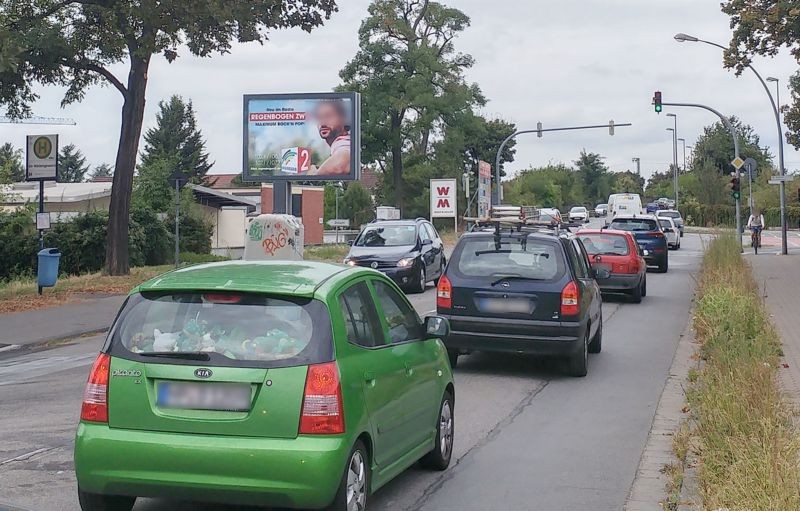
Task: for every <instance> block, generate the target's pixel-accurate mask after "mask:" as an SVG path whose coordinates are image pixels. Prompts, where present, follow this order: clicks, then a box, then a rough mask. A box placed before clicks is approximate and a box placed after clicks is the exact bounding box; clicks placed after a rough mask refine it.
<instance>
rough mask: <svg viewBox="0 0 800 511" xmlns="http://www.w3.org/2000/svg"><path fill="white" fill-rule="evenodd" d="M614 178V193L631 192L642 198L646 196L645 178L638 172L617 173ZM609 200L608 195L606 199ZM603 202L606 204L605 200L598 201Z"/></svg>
mask: <svg viewBox="0 0 800 511" xmlns="http://www.w3.org/2000/svg"><path fill="white" fill-rule="evenodd" d="M612 176H613V178H612V183H613V184H612V189H613V191H614V192H629V193H638V194H639V195H640V196H643V195H644V182H645V181H644V178H643V177H642V176H640V175H639V174H637V173H636V172H631V171H630V170H626V171H625V172H616V173H614V174H612ZM607 198H608V195H606V199H607ZM601 199H602V198H601ZM602 202H605V200H600V201H598V203H602Z"/></svg>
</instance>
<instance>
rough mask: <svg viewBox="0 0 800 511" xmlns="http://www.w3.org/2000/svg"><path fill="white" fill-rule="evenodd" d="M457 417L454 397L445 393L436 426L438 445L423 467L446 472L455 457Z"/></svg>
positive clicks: (426, 458) (423, 462) (423, 460)
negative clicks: (454, 436)
mask: <svg viewBox="0 0 800 511" xmlns="http://www.w3.org/2000/svg"><path fill="white" fill-rule="evenodd" d="M454 433H455V416H454V415H453V396H451V395H450V393H449V392H445V393H444V397H443V398H442V406H441V407H439V419H438V420H437V424H436V443H435V445H434V447H433V450H432V451H431V452H429V453H428V454H426V455H425V456H424V457H423V458H422V465H423V466H425V467H427V468H430V469H433V470H446V469H447V467H449V466H450V458H451V457H452V456H453V434H454Z"/></svg>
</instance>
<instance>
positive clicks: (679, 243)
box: [675, 238, 681, 250]
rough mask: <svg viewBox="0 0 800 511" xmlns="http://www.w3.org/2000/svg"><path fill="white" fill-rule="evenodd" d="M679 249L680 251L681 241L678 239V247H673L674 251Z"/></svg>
mask: <svg viewBox="0 0 800 511" xmlns="http://www.w3.org/2000/svg"><path fill="white" fill-rule="evenodd" d="M680 249H681V239H680V238H678V246H676V247H675V250H680Z"/></svg>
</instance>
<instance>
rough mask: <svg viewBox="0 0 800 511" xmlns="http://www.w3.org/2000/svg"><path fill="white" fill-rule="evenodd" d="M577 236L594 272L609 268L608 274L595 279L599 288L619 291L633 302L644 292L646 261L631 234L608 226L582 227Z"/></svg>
mask: <svg viewBox="0 0 800 511" xmlns="http://www.w3.org/2000/svg"><path fill="white" fill-rule="evenodd" d="M578 237H579V238H580V240H581V242H582V243H583V246H584V248H585V249H586V253H587V254H588V255H589V261H590V262H591V264H592V268H594V269H595V272H598V273H599V272H600V271H601V270H606V271H608V272H609V275H608V277H605V278H598V279H597V283H598V284H599V285H600V291H601V292H603V293H623V294H626V295H628V296H630V297H631V299H632V300H633V302H634V303H640V302H641V301H642V297H643V296H646V295H647V263H646V262H645V260H644V257H643V255H642V249H641V248H639V245H638V243H636V239H635V238H634V237H633V235H632V234H631V233H629V232H624V231H612V230H608V229H603V230H594V229H584V230H582V231H580V232H579V233H578Z"/></svg>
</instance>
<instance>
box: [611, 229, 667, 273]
mask: <svg viewBox="0 0 800 511" xmlns="http://www.w3.org/2000/svg"><path fill="white" fill-rule="evenodd" d="M601 229H602V230H604V231H605V230H606V229H608V230H612V231H626V232H630V233H631V234H632V235H633V237H634V238H635V239H636V243H637V244H638V245H639V248H641V250H642V255H643V256H644V260H645V262H647V265H648V266H656V267H657V271H658V273H667V270H668V269H669V250H668V248H669V247H668V246H667V237H666V236H665V235H664V231H662V230H661V224H660V223H659V221H658V219H657V218H656V217H655V216H653V215H630V216H627V215H625V216H623V215H618V216H616V217H614V219H613V220H612V221H611V223H610V224H609V225H607V226H604V227H602V228H601Z"/></svg>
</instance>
